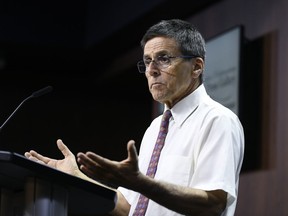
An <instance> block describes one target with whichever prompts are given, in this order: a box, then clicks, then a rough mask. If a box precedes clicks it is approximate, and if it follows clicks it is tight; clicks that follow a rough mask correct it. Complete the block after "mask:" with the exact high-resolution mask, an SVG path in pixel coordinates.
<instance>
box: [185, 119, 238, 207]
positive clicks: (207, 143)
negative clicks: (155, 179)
mask: <svg viewBox="0 0 288 216" xmlns="http://www.w3.org/2000/svg"><path fill="white" fill-rule="evenodd" d="M208 119H209V121H206V122H205V121H204V124H203V126H202V127H201V130H203V133H202V134H203V136H201V137H200V138H199V139H200V140H199V142H198V145H197V148H196V151H195V152H194V153H195V155H194V158H195V169H194V174H193V179H192V181H191V185H190V186H191V187H194V188H198V189H203V190H217V189H221V190H224V191H226V192H227V193H228V203H227V204H228V205H229V204H230V203H232V202H233V201H235V199H237V193H238V189H237V188H238V181H239V179H238V178H239V173H240V168H241V164H242V159H243V155H242V154H243V148H244V147H243V146H244V145H243V143H244V135H243V129H242V126H241V124H240V122H239V120H238V118H237V117H236V116H233V115H232V116H231V115H220V116H219V115H218V116H216V115H215V117H213V118H211V116H210V118H208Z"/></svg>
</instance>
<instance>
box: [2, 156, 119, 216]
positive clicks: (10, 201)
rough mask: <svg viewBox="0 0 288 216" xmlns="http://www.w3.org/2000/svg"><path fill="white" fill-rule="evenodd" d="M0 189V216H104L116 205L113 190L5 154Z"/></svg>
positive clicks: (24, 158)
mask: <svg viewBox="0 0 288 216" xmlns="http://www.w3.org/2000/svg"><path fill="white" fill-rule="evenodd" d="M0 187H1V188H0V189H1V194H0V216H67V215H68V214H73V215H93V214H104V213H107V212H109V211H111V210H112V209H114V207H115V204H116V201H117V200H116V199H117V195H116V190H113V189H110V188H106V187H103V186H101V185H97V184H93V183H91V182H88V181H85V180H83V179H80V178H78V177H75V176H72V175H69V174H66V173H64V172H61V171H59V170H56V169H53V168H51V167H48V166H46V165H42V164H40V163H37V162H34V161H32V160H29V159H27V158H26V157H24V156H22V155H20V154H17V153H14V152H8V151H0Z"/></svg>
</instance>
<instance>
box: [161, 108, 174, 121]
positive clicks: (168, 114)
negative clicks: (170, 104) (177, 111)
mask: <svg viewBox="0 0 288 216" xmlns="http://www.w3.org/2000/svg"><path fill="white" fill-rule="evenodd" d="M171 116H172V113H171V111H170V110H166V111H165V112H164V114H163V117H162V119H163V121H168V120H169V119H170V117H171Z"/></svg>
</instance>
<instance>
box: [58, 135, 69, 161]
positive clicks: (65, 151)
mask: <svg viewBox="0 0 288 216" xmlns="http://www.w3.org/2000/svg"><path fill="white" fill-rule="evenodd" d="M57 146H58V149H59V150H60V151H61V152H62V154H63V155H64V157H65V158H66V157H68V156H70V155H73V153H72V152H71V151H70V150H69V148H68V147H67V146H66V145H65V144H64V143H63V141H62V140H61V139H58V140H57Z"/></svg>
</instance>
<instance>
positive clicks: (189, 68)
mask: <svg viewBox="0 0 288 216" xmlns="http://www.w3.org/2000/svg"><path fill="white" fill-rule="evenodd" d="M181 55H182V54H181V52H180V50H179V48H178V45H177V43H176V41H175V40H174V39H171V38H165V37H156V38H153V39H151V40H149V41H148V42H147V43H146V44H145V47H144V56H143V58H144V60H146V61H147V62H150V61H152V62H151V63H150V64H149V65H148V66H147V70H146V73H145V75H146V78H147V80H148V87H149V91H150V92H151V94H152V97H153V98H154V100H156V101H158V102H161V103H165V104H167V106H168V107H170V108H171V107H173V106H174V105H175V104H176V103H177V102H178V101H179V100H181V99H182V98H183V97H185V96H187V95H188V94H189V93H191V92H192V91H194V89H196V88H197V85H198V79H197V77H198V76H195V74H194V70H195V59H183V58H170V61H171V63H170V65H169V66H168V67H166V68H162V69H161V67H160V66H159V65H157V64H156V63H155V62H154V60H155V59H157V58H158V57H159V56H170V57H176V56H181Z"/></svg>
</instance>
